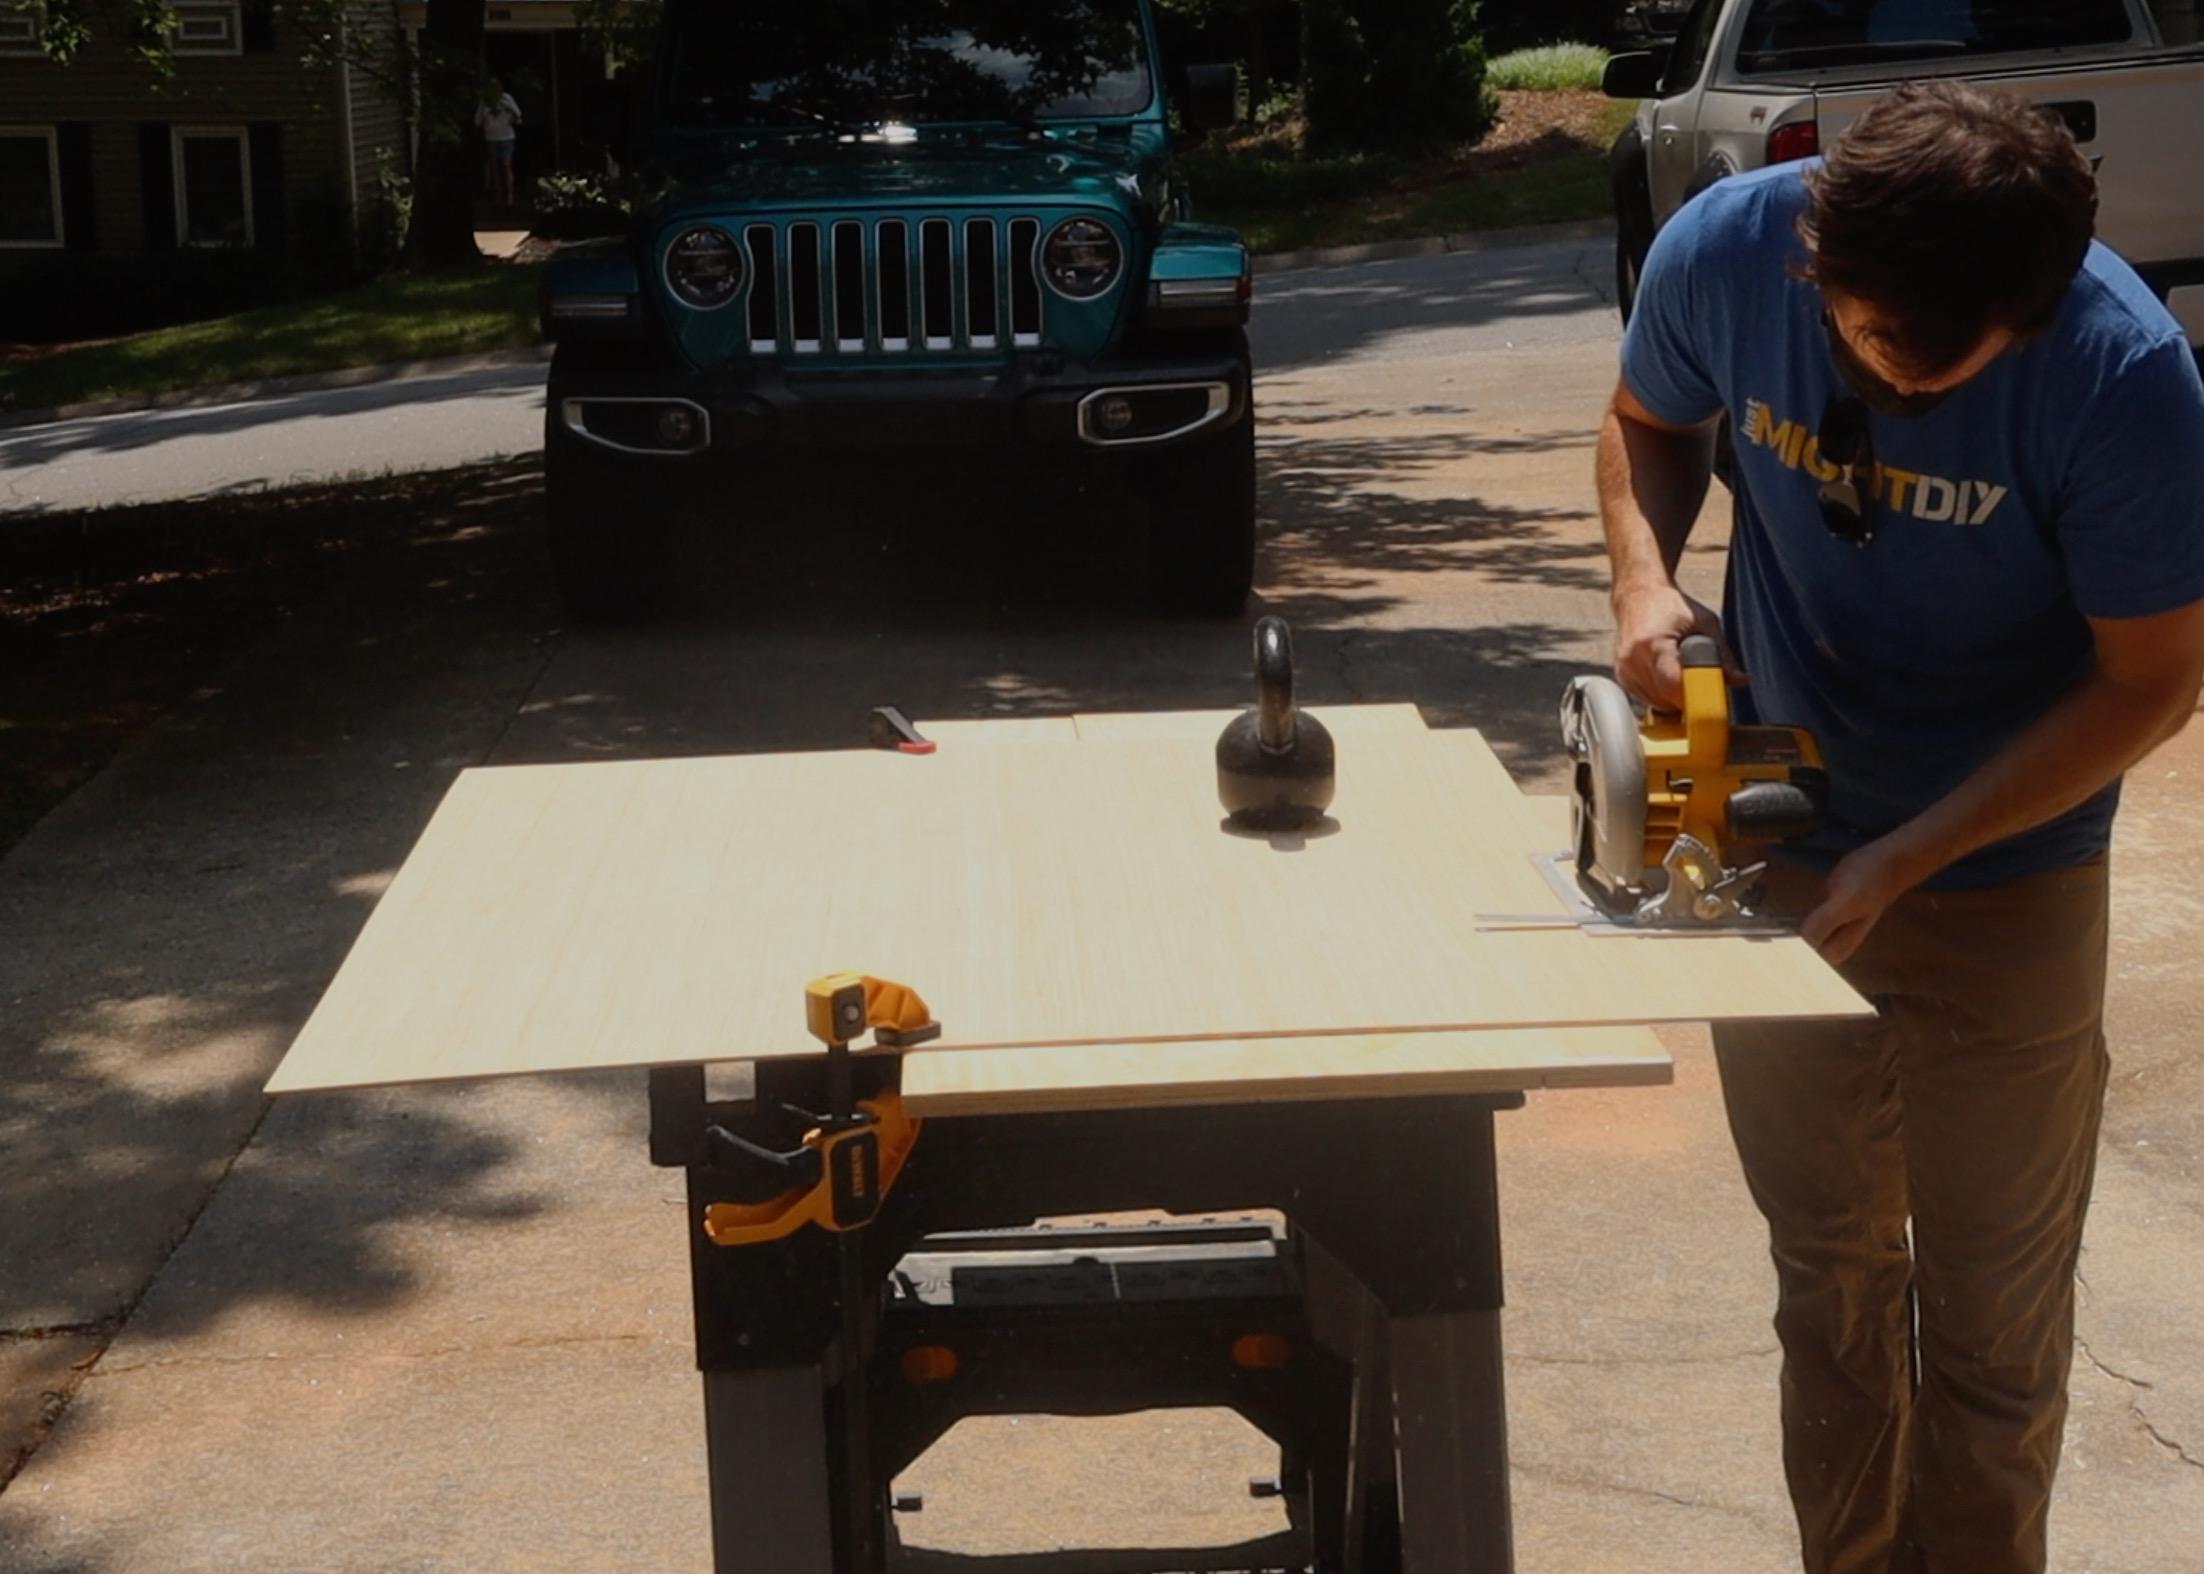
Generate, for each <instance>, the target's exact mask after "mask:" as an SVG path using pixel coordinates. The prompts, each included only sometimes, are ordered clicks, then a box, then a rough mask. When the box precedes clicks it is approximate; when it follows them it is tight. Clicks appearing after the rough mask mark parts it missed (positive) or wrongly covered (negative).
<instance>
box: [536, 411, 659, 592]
mask: <svg viewBox="0 0 2204 1574" xmlns="http://www.w3.org/2000/svg"><path fill="white" fill-rule="evenodd" d="M557 411H558V403H557V401H556V400H553V401H552V402H551V407H550V410H549V411H547V412H546V413H545V416H544V431H543V502H544V527H545V533H546V540H547V544H548V546H549V547H550V552H551V574H552V578H553V579H554V580H555V581H556V582H557V584H558V588H559V600H560V602H561V603H562V604H563V605H564V606H565V608H566V615H567V616H568V617H569V618H571V619H573V620H574V621H575V622H576V623H625V622H633V621H635V620H636V619H638V618H641V617H644V616H646V615H647V614H649V613H651V612H653V611H656V610H657V609H658V608H659V607H660V606H662V605H663V604H664V602H665V599H666V590H667V585H668V583H669V581H670V579H671V565H670V550H671V544H672V542H671V538H672V524H671V519H670V516H669V511H668V509H667V508H666V507H665V505H664V503H663V502H662V501H657V500H652V499H650V498H649V497H648V496H647V494H646V495H645V497H643V498H638V497H637V496H636V493H637V491H638V490H639V489H638V488H637V487H636V485H635V484H634V483H635V481H636V480H637V479H639V478H638V477H635V476H633V474H632V470H633V469H634V467H633V466H626V465H622V464H621V463H620V462H619V461H618V459H616V458H614V457H613V456H612V455H610V454H603V453H599V452H598V451H597V450H596V449H595V448H593V447H592V446H591V445H590V444H589V443H587V442H585V441H583V440H582V439H581V438H578V437H576V436H575V435H574V434H573V433H571V432H569V431H567V430H565V429H564V427H563V426H562V425H561V424H560V422H559V420H558V415H557Z"/></svg>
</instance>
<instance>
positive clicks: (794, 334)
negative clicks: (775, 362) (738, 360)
mask: <svg viewBox="0 0 2204 1574" xmlns="http://www.w3.org/2000/svg"><path fill="white" fill-rule="evenodd" d="M742 240H743V248H744V250H745V251H746V252H747V253H748V257H749V263H750V297H749V302H748V306H747V311H748V314H749V318H748V320H749V337H750V351H751V353H752V354H753V355H786V356H790V357H809V356H821V357H828V356H834V355H900V354H909V353H912V352H917V351H930V352H934V353H941V352H944V351H949V352H958V353H970V354H987V353H990V352H996V353H999V352H1002V351H1005V350H1008V349H1013V348H1015V349H1027V348H1031V347H1033V346H1037V345H1038V344H1040V342H1041V326H1042V324H1041V313H1042V305H1041V300H1042V291H1041V275H1040V271H1039V267H1040V258H1039V256H1038V255H1037V253H1038V252H1039V250H1040V245H1041V221H1040V220H1039V219H1037V218H1012V219H1008V220H1004V219H999V218H995V217H989V216H973V217H959V218H947V217H940V218H924V219H919V220H917V221H916V222H912V221H909V220H905V219H873V218H863V219H859V218H843V219H787V220H778V221H775V222H772V223H764V222H760V223H756V224H751V225H748V226H746V227H745V228H744V230H743V232H742Z"/></svg>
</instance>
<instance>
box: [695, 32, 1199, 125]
mask: <svg viewBox="0 0 2204 1574" xmlns="http://www.w3.org/2000/svg"><path fill="white" fill-rule="evenodd" d="M662 57H663V58H664V60H665V66H664V76H663V77H662V79H661V85H662V91H663V94H664V101H665V108H666V112H667V117H668V119H669V120H670V121H671V122H672V123H674V124H676V125H689V126H743V127H756V128H760V129H764V128H776V129H790V130H795V129H802V128H805V127H814V126H816V127H829V128H836V129H839V128H842V127H845V126H850V125H866V124H874V123H878V122H882V121H902V122H906V123H911V124H917V123H920V122H923V121H929V120H931V121H960V120H962V121H979V120H995V119H1011V120H1018V121H1025V120H1035V119H1074V118H1087V117H1097V116H1108V115H1133V114H1138V113H1139V112H1140V111H1142V110H1144V109H1146V108H1147V107H1148V104H1149V101H1150V100H1151V99H1152V98H1153V96H1154V91H1155V84H1154V82H1153V80H1152V78H1151V75H1150V72H1149V69H1148V42H1147V33H1146V30H1145V29H1144V28H1143V27H1142V26H1141V16H1140V0H1054V3H1052V4H1049V5H1045V6H1042V5H1032V4H1028V3H1026V0H814V3H811V4H806V5H757V4H729V3H726V0H675V3H674V4H672V5H670V6H669V7H668V15H667V18H666V23H665V38H664V43H663V45H662Z"/></svg>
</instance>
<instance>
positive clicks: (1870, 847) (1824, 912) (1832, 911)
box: [1799, 837, 1933, 967]
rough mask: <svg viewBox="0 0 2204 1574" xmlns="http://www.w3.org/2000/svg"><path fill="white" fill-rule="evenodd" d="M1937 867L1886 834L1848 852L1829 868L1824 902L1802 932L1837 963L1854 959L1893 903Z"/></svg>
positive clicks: (1828, 960)
mask: <svg viewBox="0 0 2204 1574" xmlns="http://www.w3.org/2000/svg"><path fill="white" fill-rule="evenodd" d="M1931 872H1933V870H1927V871H1924V870H1923V869H1922V868H1921V867H1920V864H1919V861H1918V860H1917V859H1916V858H1914V857H1913V856H1912V855H1911V854H1909V853H1908V852H1906V851H1905V850H1903V849H1902V848H1901V847H1900V846H1899V845H1898V843H1897V842H1896V841H1894V840H1893V839H1892V838H1890V837H1885V838H1883V839H1882V840H1881V841H1877V842H1869V843H1868V844H1867V845H1866V846H1865V847H1862V848H1859V849H1858V850H1856V851H1854V852H1851V853H1847V854H1846V855H1845V856H1844V857H1843V858H1841V859H1839V860H1838V862H1837V866H1836V868H1834V869H1832V870H1830V871H1829V886H1828V889H1827V890H1826V891H1824V892H1823V894H1822V899H1821V905H1820V906H1819V907H1816V908H1815V909H1814V910H1813V911H1812V912H1810V913H1808V914H1807V915H1806V918H1805V921H1804V922H1803V923H1801V924H1800V925H1799V933H1800V934H1801V935H1802V936H1804V937H1805V940H1806V943H1807V944H1808V945H1810V946H1812V947H1813V948H1814V949H1815V950H1816V951H1819V952H1820V953H1821V956H1822V960H1823V961H1825V962H1827V963H1829V964H1830V965H1831V966H1832V967H1835V966H1840V965H1842V964H1843V963H1845V962H1848V961H1850V960H1851V958H1852V955H1853V953H1854V952H1856V951H1858V950H1859V948H1860V946H1861V945H1862V943H1864V942H1865V941H1866V939H1867V937H1868V935H1869V933H1870V932H1872V931H1873V929H1874V927H1875V925H1876V924H1877V923H1879V922H1881V920H1882V916H1883V914H1884V913H1886V912H1888V911H1889V910H1890V904H1891V903H1893V902H1895V901H1897V900H1898V898H1899V897H1901V896H1903V895H1905V894H1906V892H1908V891H1910V890H1912V889H1913V888H1914V887H1915V886H1916V885H1918V884H1920V883H1921V881H1923V880H1924V879H1926V878H1927V877H1928V874H1929V873H1931Z"/></svg>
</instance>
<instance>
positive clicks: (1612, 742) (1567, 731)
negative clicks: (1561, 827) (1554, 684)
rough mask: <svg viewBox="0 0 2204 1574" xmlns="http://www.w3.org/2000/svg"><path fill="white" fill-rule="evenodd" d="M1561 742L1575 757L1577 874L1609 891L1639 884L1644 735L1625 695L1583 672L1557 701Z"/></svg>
mask: <svg viewBox="0 0 2204 1574" xmlns="http://www.w3.org/2000/svg"><path fill="white" fill-rule="evenodd" d="M1561 740H1562V743H1563V744H1564V745H1565V746H1566V747H1567V748H1568V750H1569V753H1570V756H1571V757H1572V759H1573V760H1574V762H1575V771H1574V790H1573V792H1572V793H1571V805H1570V822H1571V828H1572V831H1573V833H1574V835H1573V840H1574V841H1575V844H1576V860H1577V874H1578V876H1579V877H1580V878H1582V879H1585V880H1589V881H1592V882H1594V883H1595V884H1596V885H1597V886H1598V887H1600V888H1601V889H1602V890H1605V891H1607V892H1609V893H1611V894H1614V895H1618V896H1619V895H1621V894H1622V893H1624V892H1635V891H1637V890H1639V889H1640V888H1641V887H1642V886H1643V885H1644V883H1645V790H1646V769H1645V739H1644V736H1643V734H1641V733H1640V732H1639V730H1638V713H1637V711H1636V710H1635V709H1634V708H1633V707H1632V706H1631V704H1630V696H1629V695H1628V694H1626V693H1624V692H1623V687H1622V685H1621V684H1619V683H1617V682H1616V681H1615V680H1614V679H1613V678H1605V677H1595V676H1587V677H1581V678H1577V679H1575V680H1574V681H1572V682H1571V683H1570V685H1569V688H1568V691H1567V692H1566V693H1565V694H1564V695H1563V696H1562V701H1561Z"/></svg>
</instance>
